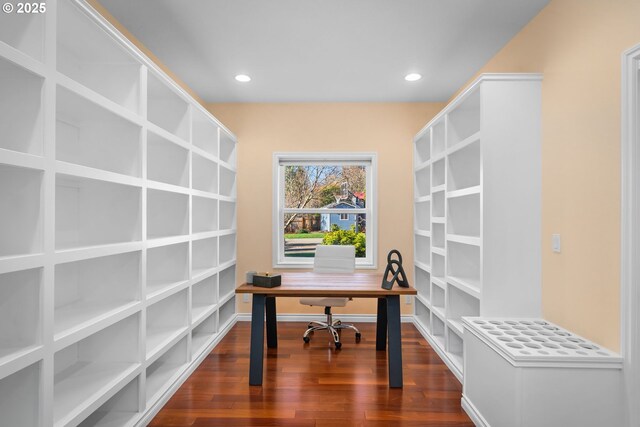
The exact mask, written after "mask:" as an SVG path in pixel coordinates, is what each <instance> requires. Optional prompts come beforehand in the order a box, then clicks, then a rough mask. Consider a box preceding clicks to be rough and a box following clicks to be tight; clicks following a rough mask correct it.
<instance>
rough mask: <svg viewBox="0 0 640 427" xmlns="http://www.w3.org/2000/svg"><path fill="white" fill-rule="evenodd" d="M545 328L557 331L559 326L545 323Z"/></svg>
mask: <svg viewBox="0 0 640 427" xmlns="http://www.w3.org/2000/svg"><path fill="white" fill-rule="evenodd" d="M544 328H545V329H548V330H550V331H557V330H558V328H556V327H555V326H551V325H545V326H544Z"/></svg>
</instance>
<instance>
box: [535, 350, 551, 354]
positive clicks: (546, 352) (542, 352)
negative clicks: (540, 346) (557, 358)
mask: <svg viewBox="0 0 640 427" xmlns="http://www.w3.org/2000/svg"><path fill="white" fill-rule="evenodd" d="M538 353H540V354H545V355H546V354H549V352H548V351H544V350H538Z"/></svg>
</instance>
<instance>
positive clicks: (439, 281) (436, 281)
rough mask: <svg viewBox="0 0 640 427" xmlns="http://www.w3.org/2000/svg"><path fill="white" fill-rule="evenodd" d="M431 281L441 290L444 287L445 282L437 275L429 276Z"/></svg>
mask: <svg viewBox="0 0 640 427" xmlns="http://www.w3.org/2000/svg"><path fill="white" fill-rule="evenodd" d="M431 282H432V283H433V284H434V285H436V286H437V287H439V288H440V289H442V290H443V291H444V290H445V289H446V287H447V284H446V283H445V281H444V280H442V279H440V278H439V277H434V276H431Z"/></svg>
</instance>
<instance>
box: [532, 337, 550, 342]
mask: <svg viewBox="0 0 640 427" xmlns="http://www.w3.org/2000/svg"><path fill="white" fill-rule="evenodd" d="M531 339H532V340H534V341H538V342H547V340H546V339H545V338H542V337H531Z"/></svg>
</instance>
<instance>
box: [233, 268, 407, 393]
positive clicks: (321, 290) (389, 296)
mask: <svg viewBox="0 0 640 427" xmlns="http://www.w3.org/2000/svg"><path fill="white" fill-rule="evenodd" d="M381 283H382V275H381V274H371V273H353V274H332V273H324V274H321V273H283V274H282V285H281V286H278V287H276V288H260V287H256V286H253V285H249V284H246V283H245V284H243V285H241V286H240V287H239V288H237V289H236V293H237V294H253V305H252V308H251V357H250V364H249V384H250V385H262V365H263V358H264V322H265V320H264V319H265V312H266V319H267V321H266V323H267V347H269V348H277V347H278V330H277V322H276V297H349V298H377V299H378V313H377V323H376V350H379V351H384V350H386V349H387V334H388V335H389V347H388V348H389V350H388V355H387V359H388V363H389V387H402V340H401V335H400V334H401V332H400V296H401V295H416V294H417V292H416V290H415V289H414V288H400V287H398V286H397V285H396V286H394V287H393V289H391V290H386V289H382V288H381V287H380V285H381ZM265 309H266V310H265Z"/></svg>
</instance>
